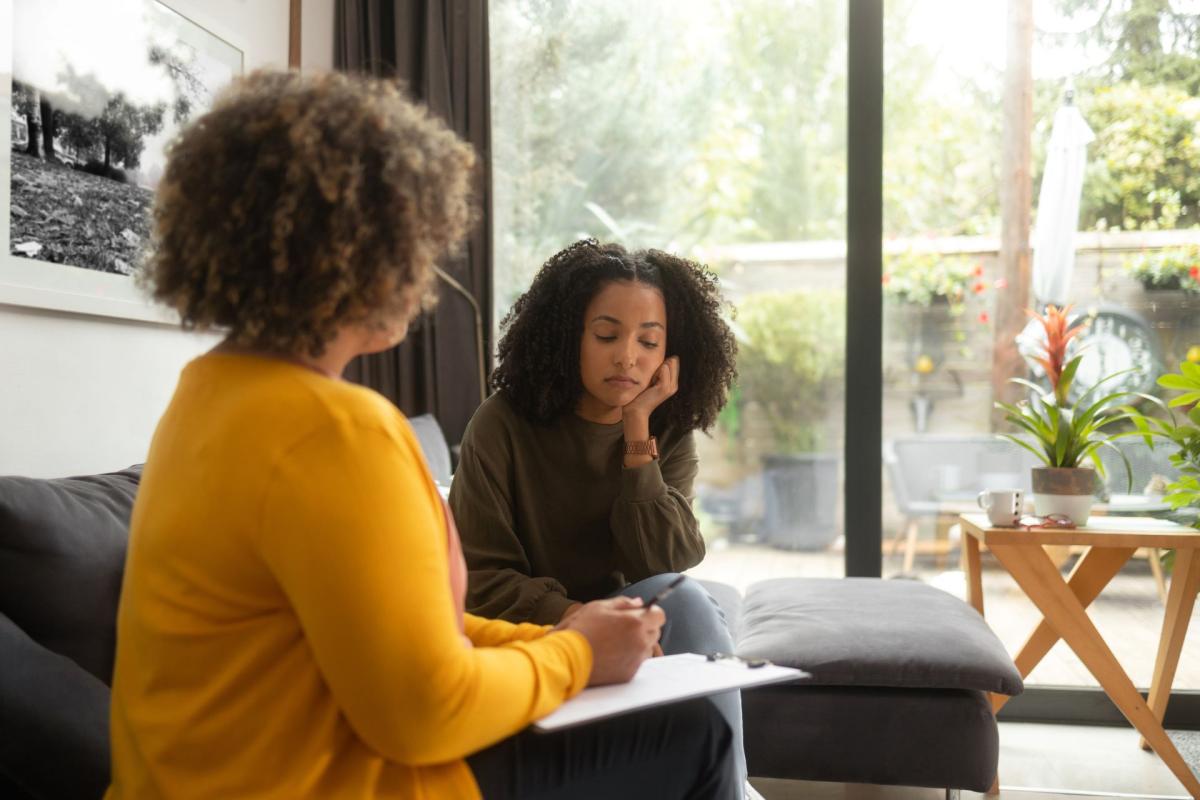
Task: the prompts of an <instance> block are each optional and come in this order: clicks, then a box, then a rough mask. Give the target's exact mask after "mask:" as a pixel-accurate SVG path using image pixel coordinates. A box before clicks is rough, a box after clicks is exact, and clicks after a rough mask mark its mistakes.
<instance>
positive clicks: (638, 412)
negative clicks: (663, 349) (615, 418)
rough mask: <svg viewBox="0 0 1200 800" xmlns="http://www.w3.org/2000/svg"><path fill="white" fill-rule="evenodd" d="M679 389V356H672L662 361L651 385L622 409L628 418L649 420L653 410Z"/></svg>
mask: <svg viewBox="0 0 1200 800" xmlns="http://www.w3.org/2000/svg"><path fill="white" fill-rule="evenodd" d="M677 391H679V356H671V357H670V358H668V359H667V360H666V361H664V362H663V363H662V366H660V367H659V368H658V369H657V370H655V372H654V377H653V378H651V379H650V385H649V386H647V387H646V388H645V389H643V390H642V393H641V394H639V395H638V396H637V397H635V398H633V400H631V401H629V404H628V405H626V406H625V407H624V408H623V409H621V414H622V416H623V417H624V418H625V419H626V420H630V419H631V418H633V419H639V420H649V419H650V414H651V412H653V411H654V409H656V408H658V407H659V406H660V405H662V404H663V403H664V402H666V401H667V399H668V398H670V397H671V396H672V395H674V394H675V393H676V392H677Z"/></svg>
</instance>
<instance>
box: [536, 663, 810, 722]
mask: <svg viewBox="0 0 1200 800" xmlns="http://www.w3.org/2000/svg"><path fill="white" fill-rule="evenodd" d="M808 677H810V676H809V674H808V673H807V672H804V671H803V670H799V669H793V668H791V667H778V666H775V665H774V664H766V665H764V666H760V667H750V666H747V665H746V664H745V662H742V661H738V660H736V659H718V660H716V661H709V660H708V659H706V658H705V657H704V656H702V655H697V654H696V653H680V654H679V655H673V656H661V657H659V658H648V659H646V660H645V661H644V662H642V666H641V667H640V668H639V669H638V672H637V675H635V676H634V677H633V680H631V681H630V682H629V683H620V684H616V685H613V686H597V687H594V688H591V689H584V690H583V691H582V692H580V693H579V694H578V695H576V696H575V697H573V698H571V699H570V700H568V701H567V702H565V703H563V704H562V705H561V706H559V707H558V708H557V709H556V710H554V711H552V712H550V713H549V714H548V715H546V716H544V717H542V718H541V719H540V720H538V721H537V722H535V723H534V728H536V729H537V730H539V731H544V732H549V731H557V730H562V729H563V728H571V727H574V726H576V725H582V724H584V723H587V722H593V721H595V720H599V719H606V718H608V717H614V716H617V715H619V714H625V713H628V712H630V711H637V710H639V709H642V708H652V707H653V706H661V705H666V704H668V703H676V702H679V701H680V700H688V699H690V698H693V697H703V696H705V695H710V694H719V693H721V692H728V691H732V690H734V689H748V688H751V687H754V686H765V685H767V684H770V683H784V682H787V681H796V680H801V679H804V678H808Z"/></svg>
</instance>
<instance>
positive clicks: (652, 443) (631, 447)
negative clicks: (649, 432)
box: [625, 436, 658, 458]
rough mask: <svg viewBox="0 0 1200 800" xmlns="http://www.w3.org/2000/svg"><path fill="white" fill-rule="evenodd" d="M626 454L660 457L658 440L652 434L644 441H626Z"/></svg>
mask: <svg viewBox="0 0 1200 800" xmlns="http://www.w3.org/2000/svg"><path fill="white" fill-rule="evenodd" d="M625 455H627V456H650V457H651V458H658V440H657V439H656V438H654V437H653V436H651V437H650V438H649V439H647V440H646V441H644V442H625Z"/></svg>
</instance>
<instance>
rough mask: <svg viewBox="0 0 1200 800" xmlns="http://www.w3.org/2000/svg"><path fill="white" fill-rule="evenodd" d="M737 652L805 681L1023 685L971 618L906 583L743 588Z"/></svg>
mask: <svg viewBox="0 0 1200 800" xmlns="http://www.w3.org/2000/svg"><path fill="white" fill-rule="evenodd" d="M737 651H738V655H741V656H744V657H747V658H768V659H770V660H772V661H774V662H775V663H777V664H782V665H785V666H793V667H799V668H801V669H804V670H807V671H808V672H811V673H812V675H813V679H812V681H811V684H818V685H826V686H882V687H908V688H926V689H975V690H979V691H985V692H999V693H1000V694H1008V695H1015V694H1020V693H1021V690H1022V689H1023V688H1024V687H1023V683H1022V681H1021V676H1020V674H1019V673H1018V672H1017V668H1016V666H1015V665H1014V664H1013V662H1012V659H1011V658H1010V657H1009V655H1008V653H1007V652H1006V651H1005V649H1004V645H1002V644H1001V643H1000V640H999V639H997V638H996V635H995V634H994V633H992V630H991V628H989V627H988V625H987V623H986V622H984V620H983V618H982V617H981V616H979V614H978V613H976V611H975V610H974V609H973V608H971V607H970V606H968V605H967V604H966V603H964V602H963V601H962V600H959V599H958V598H956V597H953V596H951V595H949V594H947V593H946V592H943V591H941V590H939V589H935V588H933V587H932V586H926V585H925V584H922V583H917V582H915V581H904V580H901V581H889V580H881V579H878V578H841V579H826V578H780V579H776V580H768V581H762V582H760V583H756V584H754V585H753V586H751V587H750V588H749V589H748V590H747V591H746V598H745V601H744V603H743V607H742V619H741V635H740V637H739V638H738V641H737Z"/></svg>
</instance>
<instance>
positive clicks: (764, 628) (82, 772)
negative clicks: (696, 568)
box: [0, 468, 1021, 800]
mask: <svg viewBox="0 0 1200 800" xmlns="http://www.w3.org/2000/svg"><path fill="white" fill-rule="evenodd" d="M139 477H140V470H139V469H138V468H131V469H128V470H125V471H122V472H116V473H111V474H107V475H93V476H87V477H81V478H67V479H62V480H31V479H27V478H0V797H4V798H13V799H14V800H31V799H32V798H37V799H38V800H45V799H46V798H73V799H74V798H96V797H99V796H101V794H103V791H104V787H105V786H106V785H107V782H108V775H109V762H108V705H109V690H108V684H109V682H110V680H111V677H112V665H113V653H114V650H115V616H116V608H117V600H118V596H119V592H120V581H121V574H122V568H123V564H124V553H125V545H126V540H127V535H128V533H127V530H128V524H129V516H130V512H131V509H132V505H133V500H134V496H135V494H136V491H137V484H138V480H139ZM708 586H709V589H710V591H711V592H712V593H713V594H714V596H715V597H716V598H717V599H718V601H719V602H721V604H722V606H723V608H724V609H725V611H726V614H727V617H728V619H729V621H730V625H731V628H732V630H733V631H734V634H735V639H736V642H737V650H738V653H739V654H741V655H744V656H753V657H766V658H770V659H772V660H774V661H776V662H778V663H782V664H789V665H795V666H799V667H802V668H804V669H806V670H808V671H809V672H811V673H812V674H813V676H814V678H813V680H811V681H808V682H806V683H803V684H796V685H785V686H773V687H765V688H762V689H757V690H754V691H750V692H746V693H745V695H744V710H745V730H746V750H747V759H748V763H749V768H750V773H751V774H752V775H755V776H763V777H778V778H797V779H807V780H832V781H844V782H853V783H882V784H896V785H911V786H935V787H942V788H946V789H959V788H963V789H973V790H976V791H983V790H985V789H987V788H988V786H989V785H990V783H991V781H992V778H993V776H994V775H995V773H996V758H997V752H998V742H997V733H996V723H995V719H994V718H993V716H992V712H991V708H990V705H989V704H988V702H987V696H986V694H985V693H986V692H988V691H999V692H1004V693H1008V694H1015V693H1017V692H1019V691H1020V690H1021V681H1020V677H1019V676H1018V675H1017V673H1016V670H1015V668H1014V667H1013V665H1012V661H1011V660H1009V658H1008V656H1007V655H1006V654H1005V653H1004V649H1003V648H1002V647H1001V646H1000V643H999V641H997V640H996V638H995V636H993V635H992V633H991V631H990V630H989V629H988V627H987V625H986V624H985V623H984V622H983V620H982V619H981V618H980V617H979V616H978V615H977V614H976V613H975V612H974V611H973V610H971V609H970V608H969V607H968V606H967V605H966V604H964V603H962V602H961V601H959V600H957V599H955V598H953V597H951V596H950V595H947V594H945V593H943V592H940V591H938V590H936V589H932V588H930V587H927V586H924V585H921V584H918V583H914V582H911V581H882V580H855V579H847V580H819V579H806V578H795V579H783V580H774V581H764V582H762V583H759V584H756V585H754V586H751V587H750V588H749V590H748V591H747V592H746V596H745V597H744V598H743V597H741V596H740V595H739V594H738V593H737V592H736V591H735V590H733V589H732V588H731V587H728V586H723V585H720V584H708Z"/></svg>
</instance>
